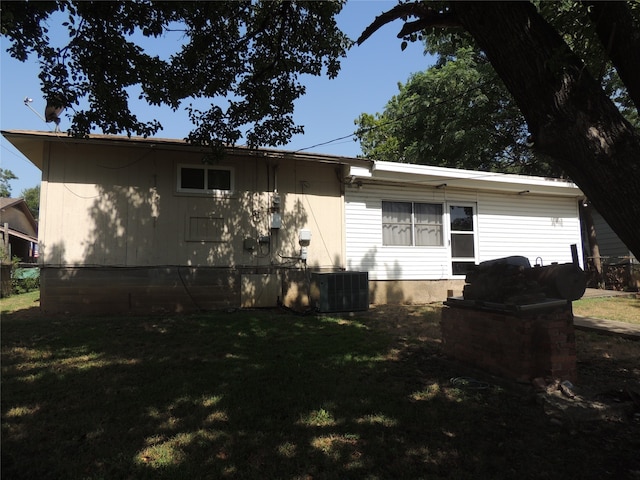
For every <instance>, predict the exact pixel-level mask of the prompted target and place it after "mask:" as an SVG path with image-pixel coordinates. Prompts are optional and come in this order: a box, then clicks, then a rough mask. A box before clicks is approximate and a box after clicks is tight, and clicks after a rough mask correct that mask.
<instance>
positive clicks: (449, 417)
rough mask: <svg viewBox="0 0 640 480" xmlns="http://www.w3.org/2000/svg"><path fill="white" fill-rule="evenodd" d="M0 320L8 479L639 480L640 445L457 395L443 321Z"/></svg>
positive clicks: (496, 400)
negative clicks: (634, 475) (406, 327)
mask: <svg viewBox="0 0 640 480" xmlns="http://www.w3.org/2000/svg"><path fill="white" fill-rule="evenodd" d="M27 304H29V302H27ZM5 307H6V305H3V307H2V309H3V311H4V313H3V315H2V323H1V327H2V338H1V341H2V477H3V478H7V479H35V478H37V479H39V480H44V479H65V480H66V479H120V478H127V479H129V478H131V479H145V478H148V479H204V478H212V479H216V478H237V479H349V478H354V479H396V478H406V479H418V478H428V479H432V478H454V479H465V478H468V479H476V478H491V479H500V478H525V479H526V478H531V479H534V478H535V479H537V478H607V477H610V478H628V475H629V472H630V471H639V470H640V458H639V457H638V456H637V452H638V451H639V448H640V442H639V441H638V438H637V437H636V436H629V435H628V434H627V433H625V432H627V430H625V428H626V427H624V426H623V427H620V426H619V425H616V424H615V423H611V422H604V423H600V422H596V423H590V424H589V425H587V426H586V427H584V428H583V427H580V426H576V425H570V424H564V425H555V424H553V423H552V422H550V420H549V417H548V416H547V415H545V413H544V411H543V407H542V406H541V405H539V404H537V403H536V402H535V401H533V397H530V396H529V394H528V393H526V392H525V391H524V390H522V389H510V388H501V387H498V386H497V385H493V384H490V385H489V388H487V389H484V390H473V389H465V388H464V387H463V386H459V385H454V384H453V383H452V382H451V381H450V380H451V379H452V378H453V377H456V376H460V375H463V374H464V373H465V370H464V369H462V368H461V367H460V366H457V365H456V364H454V363H452V362H450V361H448V360H447V359H445V358H443V357H442V356H441V355H440V352H439V343H438V342H439V339H438V338H437V334H436V333H434V332H437V330H438V321H439V308H438V307H419V308H418V307H414V308H413V309H412V310H411V311H412V312H413V313H412V315H414V317H413V318H414V325H417V326H418V327H416V328H420V329H422V330H421V331H423V333H422V334H419V333H417V334H416V335H413V334H411V335H410V336H411V337H412V338H406V337H403V336H402V335H396V334H393V332H392V330H389V329H385V328H381V325H385V324H386V325H392V324H394V323H395V322H396V320H397V319H396V317H395V315H398V317H397V318H400V317H399V316H400V314H401V312H402V311H403V309H402V308H398V309H394V310H389V312H394V311H395V312H396V313H385V316H384V318H377V319H374V318H373V317H372V315H371V313H367V314H362V315H355V316H353V317H347V318H332V317H321V316H295V315H291V314H288V313H284V312H280V311H239V312H235V313H210V314H206V315H205V314H203V315H193V316H171V315H168V316H154V317H125V316H122V317H107V318H88V317H69V318H63V317H53V318H43V317H42V316H25V315H20V314H19V313H20V311H16V313H7V312H8V310H9V309H8V308H6V309H5ZM416 319H417V323H416V322H415V320H416ZM398 321H400V320H398ZM424 332H427V333H424ZM404 333H405V334H406V331H405V332H404ZM578 335H579V336H581V335H582V333H579V334H578ZM580 338H582V337H580ZM584 338H587V337H586V336H585V337H584ZM588 338H589V339H591V340H590V342H597V341H599V340H598V339H597V338H596V337H593V336H589V337H588ZM606 341H607V342H611V339H610V338H607V339H606ZM627 342H628V343H625V345H626V346H627V347H628V348H636V346H635V344H634V343H633V342H630V341H627ZM594 345H595V344H594ZM590 349H591V350H593V351H595V347H593V348H592V347H590ZM634 352H636V351H635V350H634ZM601 357H602V356H601V355H600V354H598V355H597V356H596V357H595V358H597V359H599V358H601ZM602 358H604V357H602ZM634 358H637V356H635V357H634ZM607 361H608V362H611V357H610V356H609V357H607ZM594 362H595V361H594ZM593 365H594V368H595V365H596V363H593ZM598 365H599V364H598ZM607 365H608V366H607ZM607 365H604V366H603V368H613V367H612V366H611V363H608V364H607ZM625 365H626V364H625ZM627 367H628V366H627ZM616 368H617V367H616ZM626 371H627V375H628V376H630V378H634V379H635V380H636V381H637V380H638V376H640V373H638V374H637V375H636V374H635V373H629V372H630V369H629V368H626ZM621 428H622V429H621ZM602 445H605V447H606V448H603V447H602Z"/></svg>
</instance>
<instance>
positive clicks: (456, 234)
mask: <svg viewBox="0 0 640 480" xmlns="http://www.w3.org/2000/svg"><path fill="white" fill-rule="evenodd" d="M373 167H374V168H371V169H368V170H367V169H363V168H361V167H359V166H354V167H351V168H350V173H349V182H350V184H351V185H352V186H353V187H355V188H350V189H347V190H346V195H345V224H346V232H345V233H346V239H345V242H346V245H347V252H346V255H347V265H346V266H347V268H348V269H354V270H365V271H368V272H369V280H370V283H371V285H372V287H371V288H372V289H374V292H372V297H373V298H374V299H375V301H377V302H379V303H398V302H404V303H425V302H430V301H440V300H443V299H445V298H447V296H451V293H453V294H459V293H458V292H460V291H461V290H462V286H463V284H464V278H465V274H466V272H467V270H468V268H469V267H470V266H471V265H475V264H477V263H480V262H483V261H486V260H492V259H496V258H502V257H507V256H512V255H517V256H524V257H527V258H528V259H529V262H530V264H531V265H536V264H538V265H540V264H542V265H548V264H551V263H554V262H557V263H570V262H572V252H571V245H576V250H577V254H578V259H582V244H581V227H580V219H579V202H580V200H581V199H583V198H584V194H583V193H582V192H581V190H580V189H579V188H577V187H576V186H575V185H574V184H573V183H571V182H567V181H562V180H556V179H548V178H540V177H529V176H521V175H508V174H501V173H492V172H478V171H469V170H458V169H450V168H442V167H432V166H424V165H413V164H403V163H392V162H375V164H374V166H373ZM579 261H580V260H579Z"/></svg>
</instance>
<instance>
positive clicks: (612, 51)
mask: <svg viewBox="0 0 640 480" xmlns="http://www.w3.org/2000/svg"><path fill="white" fill-rule="evenodd" d="M583 3H584V4H585V5H587V6H588V12H589V18H591V21H592V22H593V23H594V25H595V27H596V32H597V33H598V37H599V38H600V41H601V42H602V45H603V46H604V49H605V51H606V52H607V55H608V56H609V58H610V59H611V62H612V63H613V66H614V67H615V68H616V70H617V72H618V75H620V78H621V79H622V82H623V83H624V84H625V85H626V87H627V92H628V93H629V97H631V99H632V100H633V103H634V104H635V106H636V109H637V110H638V112H640V55H639V54H638V52H640V25H636V24H634V20H633V17H632V15H631V12H630V11H629V6H628V5H627V4H626V2H601V1H600V2H592V1H586V2H583ZM632 52H636V53H635V54H634V53H632Z"/></svg>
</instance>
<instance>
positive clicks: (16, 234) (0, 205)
mask: <svg viewBox="0 0 640 480" xmlns="http://www.w3.org/2000/svg"><path fill="white" fill-rule="evenodd" d="M0 232H1V235H2V252H3V257H4V258H6V259H7V260H10V259H12V258H14V257H18V258H19V259H20V261H21V262H25V263H35V262H36V257H37V255H38V248H37V247H38V225H37V223H36V220H35V219H34V218H33V215H32V214H31V211H30V210H29V207H27V203H26V202H25V201H24V198H0Z"/></svg>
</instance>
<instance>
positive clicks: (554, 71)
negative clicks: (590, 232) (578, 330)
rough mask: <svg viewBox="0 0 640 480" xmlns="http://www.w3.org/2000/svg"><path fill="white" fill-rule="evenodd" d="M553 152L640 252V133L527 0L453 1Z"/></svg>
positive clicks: (542, 147)
mask: <svg viewBox="0 0 640 480" xmlns="http://www.w3.org/2000/svg"><path fill="white" fill-rule="evenodd" d="M451 6H452V8H453V9H454V10H455V12H456V14H457V15H458V17H459V19H460V21H461V23H462V24H463V26H464V27H465V29H466V30H467V31H468V32H469V33H470V34H471V35H472V36H473V37H474V38H475V40H476V41H477V42H478V45H479V46H480V48H481V49H482V50H483V51H484V52H485V54H486V55H487V57H488V58H489V61H490V62H491V64H492V65H493V67H494V68H495V70H496V72H497V73H498V75H499V76H500V78H501V79H502V80H503V82H504V83H505V85H506V87H507V89H508V90H509V91H510V92H511V94H512V95H513V97H514V99H515V101H516V103H517V104H518V106H519V108H520V110H521V111H522V113H523V115H524V117H525V119H526V121H527V124H528V126H529V131H530V133H531V135H532V137H533V140H534V148H535V149H537V150H538V151H540V152H542V153H544V154H547V155H549V156H551V157H552V158H553V159H554V160H555V161H557V162H558V164H559V165H560V166H561V167H562V168H563V169H564V170H565V171H566V172H567V173H568V175H569V176H570V177H571V179H572V180H573V181H574V182H575V183H576V184H577V185H578V186H579V187H580V188H581V190H582V191H583V192H584V193H585V194H586V196H587V198H589V200H590V202H591V203H592V204H593V206H594V207H595V208H596V210H598V212H599V213H600V214H601V215H602V216H603V217H604V219H605V220H606V221H607V222H608V223H609V225H610V226H611V228H612V229H613V230H614V231H615V232H616V234H617V235H618V236H619V237H620V239H621V240H622V241H623V242H624V243H625V244H626V245H627V247H629V249H630V250H631V251H632V252H633V253H634V255H635V256H636V257H637V258H640V134H639V133H638V132H637V131H635V129H634V128H633V127H632V126H631V125H630V124H629V123H628V122H627V121H626V120H625V119H624V117H623V116H622V115H621V114H620V112H619V111H618V109H617V108H616V106H615V105H614V104H613V102H612V101H611V100H610V99H609V97H608V96H607V95H606V94H605V93H604V91H603V90H602V88H601V87H600V85H599V84H598V83H597V82H596V81H595V80H594V79H593V77H591V75H590V74H589V73H588V72H587V70H586V68H585V67H584V65H583V63H582V61H581V60H580V59H579V58H578V57H577V56H576V55H575V54H574V53H573V52H571V50H570V49H569V47H568V46H567V45H566V43H565V42H564V41H563V39H562V37H561V36H560V35H559V34H558V32H557V31H556V30H555V29H554V28H553V27H551V26H550V25H549V24H548V23H547V22H546V21H545V20H544V19H543V18H542V17H541V16H540V15H539V14H538V13H537V11H536V9H535V7H534V6H533V5H532V4H531V3H529V2H487V3H485V2H451Z"/></svg>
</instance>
